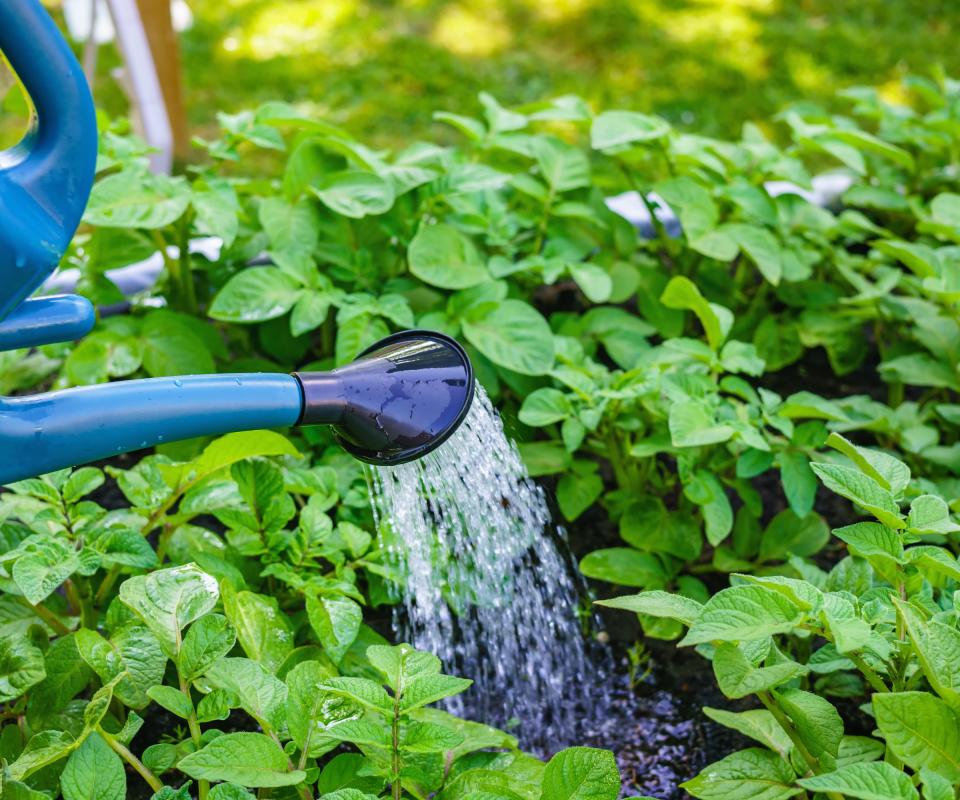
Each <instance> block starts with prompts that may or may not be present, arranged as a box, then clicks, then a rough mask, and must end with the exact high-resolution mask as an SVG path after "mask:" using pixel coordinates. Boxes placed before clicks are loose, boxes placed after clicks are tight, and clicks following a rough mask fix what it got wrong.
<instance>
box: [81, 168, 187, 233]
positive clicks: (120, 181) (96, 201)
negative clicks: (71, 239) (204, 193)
mask: <svg viewBox="0 0 960 800" xmlns="http://www.w3.org/2000/svg"><path fill="white" fill-rule="evenodd" d="M189 205H190V189H189V188H188V186H187V183H186V181H185V180H184V179H183V178H179V177H178V178H171V177H169V176H167V175H154V174H152V173H149V172H145V171H143V172H141V171H133V170H124V171H122V172H118V173H116V174H115V175H109V176H107V177H106V178H103V179H102V180H99V181H97V182H96V184H95V185H94V187H93V191H91V192H90V200H89V202H88V203H87V210H86V212H85V213H84V215H83V220H84V222H86V223H88V224H89V225H97V226H100V227H104V228H146V229H157V228H165V227H166V226H167V225H170V224H171V223H173V222H175V221H176V220H178V219H179V218H180V217H181V216H182V215H183V212H184V211H186V210H187V206H189Z"/></svg>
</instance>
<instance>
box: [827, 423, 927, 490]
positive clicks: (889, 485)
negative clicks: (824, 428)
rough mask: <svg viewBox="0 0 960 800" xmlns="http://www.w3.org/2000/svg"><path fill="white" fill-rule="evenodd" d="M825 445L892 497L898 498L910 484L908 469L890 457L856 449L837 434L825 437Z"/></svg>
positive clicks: (863, 448)
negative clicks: (841, 455)
mask: <svg viewBox="0 0 960 800" xmlns="http://www.w3.org/2000/svg"><path fill="white" fill-rule="evenodd" d="M827 445H828V446H830V447H832V448H834V449H835V450H839V451H840V452H841V453H843V454H844V455H845V456H847V458H849V459H850V460H851V461H853V462H854V463H855V464H856V465H857V466H858V467H860V469H861V470H863V472H864V473H865V474H866V475H868V476H870V477H871V478H873V480H875V481H876V482H877V483H878V484H879V485H880V487H881V488H882V489H886V491H888V492H890V494H892V495H893V496H894V497H898V496H899V495H900V494H901V492H903V490H904V489H906V488H907V485H908V484H909V483H910V468H909V467H908V466H907V465H906V464H904V463H903V462H902V461H900V460H899V459H897V458H894V457H893V456H891V455H888V454H886V453H883V452H881V451H879V450H871V449H870V448H868V447H858V446H857V445H855V444H853V443H852V442H850V441H847V440H846V439H845V438H843V436H841V435H840V434H839V433H831V434H830V435H829V436H828V437H827Z"/></svg>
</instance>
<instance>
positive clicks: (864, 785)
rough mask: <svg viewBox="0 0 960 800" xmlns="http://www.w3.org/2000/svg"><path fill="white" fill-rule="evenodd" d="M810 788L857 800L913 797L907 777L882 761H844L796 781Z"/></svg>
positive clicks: (915, 799) (913, 789) (896, 799)
mask: <svg viewBox="0 0 960 800" xmlns="http://www.w3.org/2000/svg"><path fill="white" fill-rule="evenodd" d="M797 783H799V784H800V785H801V786H802V787H803V788H804V789H809V790H810V791H811V792H823V793H825V792H833V793H835V794H842V795H843V796H844V797H855V798H858V800H917V798H918V797H919V795H918V794H917V790H916V789H915V788H914V786H913V783H912V782H911V781H910V777H909V776H908V775H907V774H906V773H904V772H902V771H901V770H899V769H897V768H896V767H894V766H892V765H891V764H887V763H885V762H882V761H880V762H874V763H872V764H848V765H847V766H845V767H840V768H839V769H837V770H835V771H833V772H827V773H824V774H822V775H814V776H812V777H810V778H801V779H800V780H798V781H797Z"/></svg>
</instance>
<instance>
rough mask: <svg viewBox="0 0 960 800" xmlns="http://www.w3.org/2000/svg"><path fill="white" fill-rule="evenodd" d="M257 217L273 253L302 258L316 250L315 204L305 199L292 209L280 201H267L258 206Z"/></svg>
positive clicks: (316, 220) (316, 215)
mask: <svg viewBox="0 0 960 800" xmlns="http://www.w3.org/2000/svg"><path fill="white" fill-rule="evenodd" d="M258 216H259V218H260V225H261V226H262V227H263V231H264V233H266V234H267V238H268V239H269V240H270V250H271V251H272V252H273V253H282V254H284V255H286V256H289V257H292V258H305V257H309V256H310V255H311V254H312V253H313V251H314V250H315V249H316V246H317V242H318V241H319V238H320V215H319V214H318V213H317V209H316V207H315V204H314V203H312V202H310V201H308V200H306V199H304V200H301V201H299V202H297V203H294V204H292V205H291V204H290V203H288V202H286V201H285V200H284V199H282V198H280V197H266V198H264V199H263V201H262V202H261V203H260V208H259V210H258Z"/></svg>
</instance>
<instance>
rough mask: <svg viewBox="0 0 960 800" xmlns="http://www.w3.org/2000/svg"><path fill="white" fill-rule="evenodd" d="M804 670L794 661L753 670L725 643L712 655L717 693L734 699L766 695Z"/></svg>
mask: <svg viewBox="0 0 960 800" xmlns="http://www.w3.org/2000/svg"><path fill="white" fill-rule="evenodd" d="M806 671H807V670H806V668H805V667H804V666H803V665H802V664H797V663H796V662H795V661H783V662H780V663H779V664H773V665H772V666H769V667H755V666H754V665H753V663H751V661H750V660H749V659H748V658H747V657H746V655H744V653H743V650H741V649H740V648H739V647H737V646H736V645H734V644H730V643H729V642H724V643H723V644H721V645H719V646H718V647H717V649H716V651H715V652H714V654H713V674H714V675H715V676H716V678H717V685H718V686H719V687H720V691H721V692H723V693H724V694H725V695H726V696H727V697H730V698H733V699H737V698H740V697H747V696H748V695H751V694H756V693H757V692H765V691H769V690H770V689H773V688H775V687H777V686H781V685H782V684H784V683H787V682H789V681H792V680H793V679H794V678H799V677H800V676H801V675H804V674H805V673H806Z"/></svg>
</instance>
